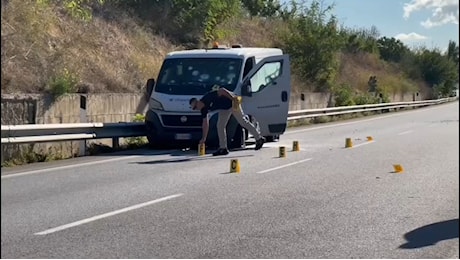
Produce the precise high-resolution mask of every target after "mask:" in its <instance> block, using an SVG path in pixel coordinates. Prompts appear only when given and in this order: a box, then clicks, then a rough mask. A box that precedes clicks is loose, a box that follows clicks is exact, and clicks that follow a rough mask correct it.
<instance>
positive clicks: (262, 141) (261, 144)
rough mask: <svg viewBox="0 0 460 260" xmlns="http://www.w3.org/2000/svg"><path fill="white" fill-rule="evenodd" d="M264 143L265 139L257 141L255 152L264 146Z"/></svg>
mask: <svg viewBox="0 0 460 260" xmlns="http://www.w3.org/2000/svg"><path fill="white" fill-rule="evenodd" d="M264 143H265V137H261V138H260V139H259V140H257V141H256V148H255V149H256V150H259V149H260V148H262V146H263V145H264Z"/></svg>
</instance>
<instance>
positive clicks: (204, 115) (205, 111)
mask: <svg viewBox="0 0 460 260" xmlns="http://www.w3.org/2000/svg"><path fill="white" fill-rule="evenodd" d="M201 118H203V122H202V123H201V129H202V131H203V133H202V136H201V140H200V144H204V143H205V142H206V138H207V137H208V131H209V119H208V109H207V108H202V109H201Z"/></svg>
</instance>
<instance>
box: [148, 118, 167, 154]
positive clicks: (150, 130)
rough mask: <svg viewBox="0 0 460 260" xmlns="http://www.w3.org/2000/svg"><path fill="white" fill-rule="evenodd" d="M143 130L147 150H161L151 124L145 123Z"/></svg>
mask: <svg viewBox="0 0 460 260" xmlns="http://www.w3.org/2000/svg"><path fill="white" fill-rule="evenodd" d="M145 129H146V132H147V133H146V136H147V141H148V142H149V148H151V149H161V148H163V147H162V144H161V143H160V142H159V141H158V140H157V139H156V138H155V137H154V133H155V127H154V126H153V123H152V122H150V121H145Z"/></svg>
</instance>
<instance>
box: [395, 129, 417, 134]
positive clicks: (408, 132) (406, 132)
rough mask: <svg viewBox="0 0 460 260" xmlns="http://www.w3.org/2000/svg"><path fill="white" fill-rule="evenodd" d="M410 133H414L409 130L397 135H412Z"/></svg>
mask: <svg viewBox="0 0 460 260" xmlns="http://www.w3.org/2000/svg"><path fill="white" fill-rule="evenodd" d="M412 132H414V131H412V130H409V131H405V132H402V133H399V134H398V135H407V134H410V133H412Z"/></svg>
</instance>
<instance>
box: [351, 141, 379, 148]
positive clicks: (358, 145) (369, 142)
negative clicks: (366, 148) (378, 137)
mask: <svg viewBox="0 0 460 260" xmlns="http://www.w3.org/2000/svg"><path fill="white" fill-rule="evenodd" d="M371 143H375V141H367V142H365V143H361V144H357V145H353V146H352V147H351V148H354V147H360V146H363V145H366V144H371Z"/></svg>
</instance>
